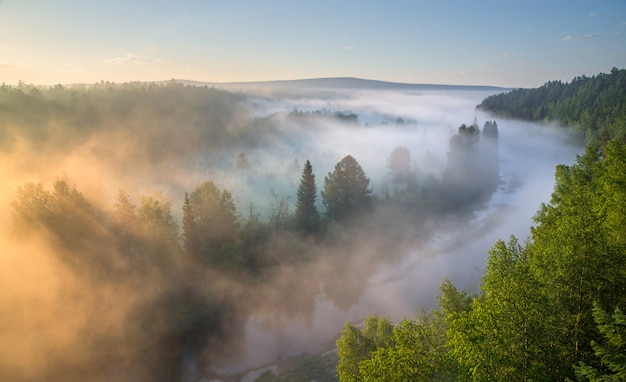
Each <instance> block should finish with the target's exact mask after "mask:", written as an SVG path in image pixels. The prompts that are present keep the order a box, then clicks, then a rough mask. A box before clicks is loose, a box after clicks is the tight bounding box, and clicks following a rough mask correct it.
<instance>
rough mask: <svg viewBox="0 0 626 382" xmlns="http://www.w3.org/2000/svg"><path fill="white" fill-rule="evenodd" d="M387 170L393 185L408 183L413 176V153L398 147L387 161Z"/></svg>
mask: <svg viewBox="0 0 626 382" xmlns="http://www.w3.org/2000/svg"><path fill="white" fill-rule="evenodd" d="M387 168H388V169H389V172H390V173H391V180H392V181H393V183H396V184H397V183H402V182H406V180H407V178H408V177H409V175H410V174H411V152H410V151H409V149H407V148H406V147H403V146H397V147H396V148H394V149H393V151H392V152H391V155H390V156H389V158H388V159H387Z"/></svg>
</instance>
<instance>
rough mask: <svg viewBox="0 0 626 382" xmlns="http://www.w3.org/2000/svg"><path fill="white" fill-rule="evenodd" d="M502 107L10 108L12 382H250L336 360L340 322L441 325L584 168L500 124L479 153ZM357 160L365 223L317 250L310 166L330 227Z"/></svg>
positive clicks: (340, 94) (448, 99)
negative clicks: (330, 192) (288, 365)
mask: <svg viewBox="0 0 626 382" xmlns="http://www.w3.org/2000/svg"><path fill="white" fill-rule="evenodd" d="M494 92H495V90H468V89H453V90H442V89H435V90H433V89H422V90H416V89H379V90H376V89H363V88H361V89H346V88H342V87H336V88H332V87H330V88H327V89H285V88H282V89H278V90H272V89H264V90H263V92H255V93H253V94H250V93H245V94H244V93H232V92H226V91H222V90H217V89H211V88H197V87H184V86H182V85H177V84H174V83H172V84H170V83H168V84H167V85H163V86H156V85H144V84H128V85H125V86H119V87H116V86H113V85H109V84H101V85H98V86H95V87H93V88H85V89H82V88H81V89H78V88H77V89H64V88H63V87H55V88H54V89H48V90H40V89H34V88H32V89H31V88H10V87H6V86H5V87H0V104H2V105H3V106H6V107H2V108H0V117H1V118H3V121H5V122H6V123H4V124H2V125H0V136H1V137H2V138H3V141H2V144H1V145H0V158H1V159H2V165H1V169H2V171H0V191H1V192H0V202H1V203H2V207H1V208H2V214H1V215H2V218H0V228H1V229H3V235H2V236H1V237H0V243H1V244H2V247H3V249H4V252H3V253H2V254H0V265H2V267H0V287H1V288H0V307H1V308H0V312H2V313H3V314H6V317H8V318H7V319H6V320H5V321H4V324H3V325H1V327H0V339H1V340H2V341H0V343H2V344H4V345H5V346H0V378H2V377H4V376H5V375H16V376H21V377H22V380H32V379H35V378H39V377H41V376H52V378H53V379H54V378H57V379H64V377H65V376H66V375H68V373H73V375H76V376H77V378H80V377H85V378H86V379H89V378H88V377H92V376H94V375H95V376H98V378H92V379H93V380H111V379H116V378H117V379H122V380H123V379H124V378H123V376H126V380H129V379H130V380H137V381H143V380H146V381H148V380H150V381H153V380H177V379H181V378H182V379H185V378H187V379H193V378H192V376H194V375H195V376H202V375H205V374H206V375H213V374H216V373H217V374H219V373H223V374H231V373H238V372H242V371H244V370H247V369H250V368H255V367H258V366H262V365H265V364H271V363H272V362H275V361H276V360H278V359H284V358H285V357H290V356H298V355H302V354H314V353H318V352H320V351H324V350H326V349H329V348H332V347H333V346H334V340H335V338H336V337H337V336H338V335H339V333H340V331H341V329H342V327H343V325H344V323H345V322H346V321H353V322H360V321H362V320H363V319H364V318H365V317H366V316H368V315H371V314H378V315H385V316H388V317H390V318H391V319H393V320H399V319H400V318H402V317H404V316H406V317H411V316H413V315H414V314H415V313H416V312H418V310H419V308H420V306H421V307H424V308H430V307H433V304H434V297H435V295H436V294H437V292H438V291H437V288H438V286H439V283H440V282H441V280H442V278H444V277H450V278H451V279H452V280H453V281H454V282H455V283H456V284H457V285H458V286H459V287H461V288H466V289H468V290H471V291H475V290H477V287H478V283H479V279H480V276H481V273H482V270H483V268H484V265H485V259H486V256H487V254H486V253H487V250H488V249H489V248H490V247H491V246H492V244H493V243H494V242H495V241H496V240H497V239H500V238H501V239H505V240H506V239H508V237H509V236H510V235H511V234H514V235H517V236H518V237H520V238H521V239H522V240H523V238H525V237H526V236H527V235H528V233H529V227H530V225H531V224H532V221H531V218H532V216H533V214H534V213H535V211H536V210H537V209H538V207H539V205H540V203H541V202H547V201H548V200H549V197H550V193H551V191H552V187H553V184H554V179H553V175H554V168H555V166H556V165H557V164H559V163H572V162H573V161H574V157H575V154H576V153H577V152H580V151H581V150H582V149H581V148H578V147H572V146H568V145H567V144H565V143H564V142H567V141H568V139H567V136H566V134H565V132H564V131H563V130H560V129H559V128H557V127H550V126H537V125H533V124H526V123H521V122H516V121H508V120H502V119H496V122H497V126H498V141H497V145H495V146H494V145H493V143H494V142H493V141H491V144H488V145H485V146H482V144H481V143H480V142H481V141H480V140H481V139H485V140H487V139H491V138H493V137H491V138H489V137H485V136H484V132H483V135H481V133H480V132H478V131H477V130H475V128H474V125H475V126H476V127H477V128H478V129H482V127H483V125H484V124H485V122H487V121H493V120H494V117H492V116H490V115H487V114H484V113H482V112H480V111H476V110H475V106H476V105H477V104H479V103H480V102H481V100H482V99H484V98H485V97H486V96H488V95H490V94H493V93H494ZM7 105H8V106H7ZM462 125H464V128H462V129H459V128H460V126H462ZM468 126H470V128H468ZM461 131H463V134H470V135H468V136H463V135H461ZM467 138H470V140H469V143H470V146H471V147H473V148H475V149H477V150H478V151H472V150H469V152H465V151H464V149H466V147H463V144H464V143H463V142H465V140H467ZM472 142H473V143H472ZM465 143H467V142H465ZM486 147H489V150H488V151H481V150H483V149H485V148H486ZM398 148H400V150H399V151H397V149H398ZM494 148H497V152H498V154H497V155H496V154H494V151H493V150H494ZM394 152H400V153H404V154H403V155H405V156H404V157H403V158H404V159H406V162H407V163H404V165H405V167H407V168H409V170H408V171H407V172H406V173H405V174H404V175H405V176H406V177H405V178H404V180H403V181H404V183H402V182H397V179H395V178H394V175H393V174H392V173H391V172H390V169H391V165H390V163H393V162H392V161H391V160H390V158H391V156H392V153H394ZM347 156H350V157H351V158H352V159H353V160H355V161H357V162H358V164H359V166H360V167H362V170H363V172H364V173H365V176H366V177H367V178H368V179H369V180H370V183H369V188H370V189H371V191H372V196H373V199H374V200H373V202H372V204H371V205H368V206H366V207H364V208H362V210H358V211H356V214H355V215H354V216H357V218H356V219H355V220H356V221H352V222H349V221H348V222H341V221H339V222H335V221H334V220H333V219H334V218H329V219H326V220H324V221H323V229H321V230H320V232H317V233H316V235H311V236H307V235H303V234H302V232H300V231H297V230H296V229H295V228H294V225H293V223H292V220H290V219H292V218H291V217H292V216H293V214H294V211H295V210H296V200H297V190H298V185H299V182H300V180H301V175H302V173H303V165H304V164H305V162H307V161H310V164H311V165H312V171H313V173H314V174H315V177H316V187H317V202H316V205H317V208H318V209H319V212H320V213H321V214H322V215H323V214H324V213H325V207H324V205H323V203H322V199H323V198H322V196H321V191H323V190H324V185H325V178H326V177H327V176H331V173H332V172H334V171H335V170H336V167H335V166H336V165H337V164H338V163H339V162H340V161H342V160H343V159H344V158H346V157H347ZM468 158H469V159H468ZM485 164H488V165H489V166H486V167H485ZM494 164H495V165H497V166H496V167H494V166H493V165H494ZM481 166H482V167H481ZM487 167H489V176H488V177H485V176H482V175H483V174H481V171H476V169H477V168H478V170H485V169H486V168H487ZM494 170H495V171H494ZM468 174H469V175H468ZM474 176H475V177H476V178H472V177H474ZM331 177H332V176H331ZM468 178H469V179H468ZM460 180H462V181H460ZM482 182H484V183H487V184H481V183H482ZM466 194H470V196H471V197H470V198H468V197H467V195H466ZM186 196H189V199H190V200H191V202H189V203H187V198H186ZM472 198H474V199H472ZM216 200H219V203H217V204H216V202H215V201H216ZM467 200H470V201H473V202H472V203H469V204H464V202H465V201H467ZM190 206H191V207H190ZM216 206H218V207H219V208H218V209H214V210H211V208H217V207H216ZM186 208H187V209H186ZM189 208H191V210H192V212H193V213H195V214H196V215H195V217H194V216H193V214H189V213H188V212H189ZM194 209H195V212H194V211H193V210H194ZM185 211H187V215H186V214H185ZM215 211H218V212H217V213H216V212H215ZM215 216H218V217H219V219H222V218H224V219H226V220H224V219H222V220H214V217H215ZM354 216H353V217H354ZM228 219H230V220H228ZM190 221H193V222H195V224H197V226H196V227H198V226H199V227H200V228H199V229H202V231H201V235H202V236H201V238H202V240H204V241H203V242H202V243H199V242H195V245H197V247H195V248H191V249H190V247H189V246H187V244H189V243H190V242H191V241H187V239H188V238H189V236H185V234H188V233H189V232H191V228H189V227H190V224H189V222H190ZM229 224H230V225H229ZM5 233H6V235H5ZM9 233H10V234H9ZM196 238H197V237H196ZM200 245H204V247H203V248H202V251H204V252H202V255H201V256H200V255H198V254H199V253H200V252H201V251H200ZM194 255H198V256H196V257H194ZM203 256H204V257H203ZM6 344H11V346H7V345H6ZM15 380H20V378H15Z"/></svg>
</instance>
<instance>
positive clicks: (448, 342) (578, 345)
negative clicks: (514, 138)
mask: <svg viewBox="0 0 626 382" xmlns="http://www.w3.org/2000/svg"><path fill="white" fill-rule="evenodd" d="M625 78H626V71H624V70H617V69H614V70H613V71H612V72H611V74H608V75H607V74H600V75H598V76H594V77H591V78H587V77H580V78H576V79H575V80H574V81H572V83H571V84H562V83H560V82H550V83H547V84H546V85H544V86H543V87H541V88H539V89H527V90H522V89H520V90H515V91H512V92H510V93H506V94H502V95H497V96H492V97H489V98H487V99H486V100H485V101H484V102H483V103H482V104H481V106H480V107H481V108H482V109H484V110H489V111H493V112H495V113H496V114H498V115H503V116H508V117H515V118H521V119H528V120H545V121H546V122H550V121H553V120H558V121H559V122H560V123H566V124H567V125H568V126H572V127H574V128H578V129H579V130H578V131H586V132H587V135H588V136H589V137H595V138H598V137H600V138H601V139H590V142H589V143H588V145H587V148H586V151H585V153H584V155H582V156H579V157H578V158H577V161H576V163H575V164H573V165H559V166H558V167H557V169H556V175H555V187H554V192H553V194H552V198H551V200H550V201H549V202H547V203H545V204H543V205H542V206H541V207H540V209H539V211H538V212H537V214H536V215H535V218H534V225H533V226H532V228H531V231H530V235H529V237H528V238H527V239H522V240H520V239H519V238H516V237H514V236H511V237H510V238H509V239H507V240H506V241H505V240H501V241H498V242H496V243H495V244H494V245H493V247H492V248H491V250H490V252H489V258H488V261H487V264H486V269H485V273H484V275H483V277H482V282H481V285H480V291H479V292H478V294H476V295H469V294H468V293H466V292H465V291H460V290H458V289H457V288H456V287H455V286H454V284H453V283H452V282H451V281H450V280H448V279H446V280H443V281H442V283H441V286H440V295H439V296H438V303H439V308H438V309H434V310H432V311H428V312H421V313H418V314H417V316H416V318H415V319H412V320H411V319H404V320H402V321H401V322H399V323H397V324H395V325H394V324H392V323H391V322H389V320H388V319H386V318H385V317H376V316H371V317H369V318H368V319H367V320H366V321H365V323H364V326H362V327H357V326H354V325H352V324H350V323H346V325H345V328H344V331H343V333H342V337H341V338H340V339H339V340H338V341H337V346H338V349H339V357H340V360H339V365H338V376H339V379H340V380H341V381H382V380H384V381H407V380H412V381H432V380H442V381H446V380H449V381H452V380H473V381H487V380H489V381H562V380H579V381H624V380H626V346H625V344H626V326H625V323H626V322H625V320H624V310H625V309H626V267H624V264H626V207H625V206H626V142H625V141H624V136H625V133H626V125H625V124H624V121H625V118H624V116H625V114H624V110H625V109H624V104H625V102H626V94H625V93H624V89H626V86H625V84H624V79H625ZM580 127H582V128H583V130H580Z"/></svg>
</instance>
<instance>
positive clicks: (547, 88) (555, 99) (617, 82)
mask: <svg viewBox="0 0 626 382" xmlns="http://www.w3.org/2000/svg"><path fill="white" fill-rule="evenodd" d="M478 107H479V108H481V109H483V110H487V111H490V112H493V113H496V114H498V115H502V116H505V117H509V118H517V119H524V120H529V121H553V120H556V121H559V122H560V123H562V124H564V125H566V126H569V127H570V128H571V130H572V132H574V133H575V134H576V135H577V136H579V137H580V138H587V139H589V138H593V139H598V138H600V137H601V136H602V135H603V134H606V135H608V136H609V137H610V138H615V139H621V138H622V137H624V136H625V135H626V70H625V69H617V68H613V69H612V70H611V72H610V73H609V74H605V73H600V74H598V75H596V76H592V77H587V76H580V77H576V78H574V79H573V80H572V81H571V82H570V83H562V82H561V81H550V82H547V83H545V84H544V85H543V86H541V87H539V88H536V89H516V90H513V91H510V92H508V93H502V94H498V95H494V96H490V97H487V98H486V99H485V100H483V102H482V103H481V104H480V105H479V106H478Z"/></svg>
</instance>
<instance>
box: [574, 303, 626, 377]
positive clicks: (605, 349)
mask: <svg viewBox="0 0 626 382" xmlns="http://www.w3.org/2000/svg"><path fill="white" fill-rule="evenodd" d="M593 319H594V321H595V322H596V325H597V326H598V330H599V331H600V333H601V334H602V336H603V337H604V341H602V343H597V342H595V341H592V342H591V346H592V347H593V351H594V354H595V356H596V357H597V358H598V359H599V360H600V362H601V364H602V369H604V370H598V368H596V367H593V366H590V365H588V364H586V363H585V362H582V361H581V362H580V363H579V364H578V365H577V366H574V371H575V372H576V377H577V379H578V380H579V381H590V382H601V381H609V382H610V381H615V382H617V381H626V315H624V313H622V311H621V309H620V308H619V307H616V308H615V311H614V313H613V314H609V313H607V312H605V311H604V310H603V309H602V308H601V307H600V306H599V305H597V304H596V305H594V307H593Z"/></svg>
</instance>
